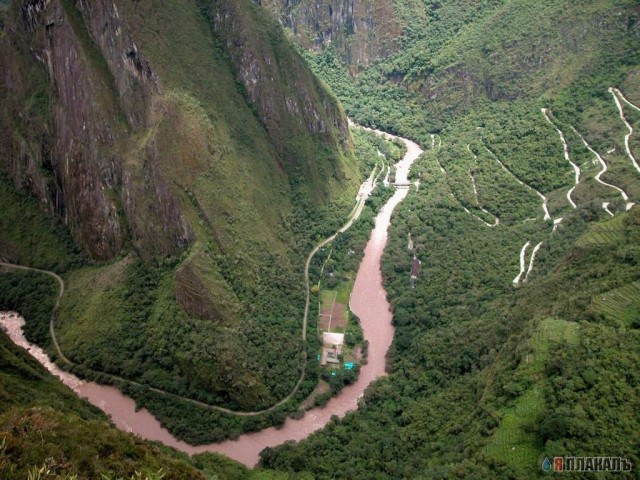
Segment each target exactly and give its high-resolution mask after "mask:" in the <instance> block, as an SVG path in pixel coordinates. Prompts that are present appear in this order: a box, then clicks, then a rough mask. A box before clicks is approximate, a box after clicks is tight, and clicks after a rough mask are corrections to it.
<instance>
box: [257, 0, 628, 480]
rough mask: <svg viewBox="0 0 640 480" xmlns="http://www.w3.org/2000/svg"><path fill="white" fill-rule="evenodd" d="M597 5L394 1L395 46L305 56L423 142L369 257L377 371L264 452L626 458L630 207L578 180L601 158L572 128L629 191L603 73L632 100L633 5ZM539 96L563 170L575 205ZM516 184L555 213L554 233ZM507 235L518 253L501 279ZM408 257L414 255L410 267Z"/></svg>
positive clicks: (381, 464) (287, 460) (517, 472)
mask: <svg viewBox="0 0 640 480" xmlns="http://www.w3.org/2000/svg"><path fill="white" fill-rule="evenodd" d="M612 3H613V2H608V1H601V2H578V3H575V2H574V3H571V4H568V3H567V2H542V3H540V2H530V1H526V0H517V1H512V2H466V1H451V2H425V3H424V5H423V4H422V3H420V2H404V1H402V2H401V1H396V2H394V5H395V7H396V14H397V15H398V17H399V18H401V19H402V21H403V22H404V23H403V26H404V37H403V41H404V43H403V46H402V48H401V49H400V50H399V51H398V52H396V53H391V54H389V55H388V56H387V58H385V59H382V60H380V61H378V62H374V63H373V64H372V65H370V66H365V67H362V66H360V67H359V70H358V71H357V75H356V76H355V77H354V78H351V77H349V75H348V72H349V71H350V68H349V67H353V66H349V65H345V64H343V63H342V62H341V60H340V55H338V53H337V52H336V51H335V50H333V48H332V47H328V48H324V49H322V50H321V51H320V52H318V53H316V52H310V53H307V54H306V55H307V57H308V59H309V61H310V62H311V64H312V66H313V67H314V69H315V70H316V72H317V73H318V74H319V75H321V76H322V77H323V78H325V79H326V81H327V82H328V83H329V84H330V85H331V87H332V88H333V89H334V90H335V91H336V93H337V94H338V96H339V97H340V98H341V100H342V101H343V103H344V105H345V108H346V110H347V111H348V112H349V114H350V115H351V116H352V117H353V118H354V119H355V120H356V121H358V122H360V123H363V124H368V125H375V126H377V127H378V128H383V129H385V130H388V131H392V132H397V133H399V134H401V135H405V136H407V137H409V138H412V139H415V140H417V141H419V142H420V143H421V144H422V145H423V147H424V149H425V154H424V155H423V156H422V158H421V159H420V160H419V161H418V162H417V164H416V165H415V167H414V168H413V169H412V176H413V178H414V179H419V180H420V181H421V183H420V188H419V190H418V191H417V192H416V191H414V190H412V191H411V193H410V194H409V196H408V197H407V199H406V200H405V201H404V202H403V203H402V204H401V205H400V207H399V209H398V210H397V212H396V214H395V217H394V221H393V224H392V227H391V229H390V235H389V243H388V246H387V249H386V252H385V259H384V263H383V275H384V278H385V284H386V288H387V292H388V296H389V299H390V302H391V304H392V308H393V312H394V324H395V326H396V334H395V340H394V344H393V346H392V348H391V352H390V355H389V357H390V364H391V374H390V376H389V377H388V378H386V379H382V380H379V381H378V382H376V383H374V384H373V385H372V386H371V387H370V388H369V389H368V391H367V392H366V393H365V396H364V399H363V406H362V407H361V408H360V409H359V410H358V412H355V413H353V414H349V415H347V416H346V417H345V418H344V419H343V420H336V421H334V422H331V423H330V424H329V425H328V426H327V427H326V428H325V429H324V430H323V431H322V432H319V433H316V434H313V435H311V436H310V437H309V438H308V439H306V440H304V441H302V442H300V443H299V444H287V445H283V446H280V447H278V448H275V449H267V450H265V451H264V452H263V453H262V458H263V462H264V465H265V466H267V467H270V468H276V469H279V470H286V471H290V472H303V471H310V472H314V474H316V476H317V478H332V477H333V476H339V477H341V478H342V477H344V478H367V479H371V478H379V479H383V478H478V479H479V478H537V477H539V476H542V475H543V474H544V473H543V472H542V470H541V468H540V466H541V463H542V459H543V458H544V457H545V456H549V457H553V456H554V455H602V454H603V452H609V451H610V452H616V453H612V455H619V453H617V452H623V453H620V455H622V456H626V457H627V458H630V459H632V460H631V461H632V462H634V464H637V462H638V456H637V451H638V446H640V443H639V442H640V438H639V437H638V434H637V431H638V422H639V419H638V415H637V407H638V404H637V401H636V400H635V399H636V398H638V392H639V390H638V388H639V387H638V386H639V385H640V384H639V383H638V380H637V368H636V365H637V362H638V353H637V352H638V348H637V347H638V341H639V340H640V337H638V330H637V320H636V317H637V308H638V307H637V302H636V300H635V299H636V297H637V282H638V279H639V277H638V268H637V265H638V255H637V250H638V245H639V244H640V237H638V223H637V222H638V218H639V213H638V212H639V210H638V208H637V207H634V208H633V209H632V210H631V211H629V212H627V213H624V211H625V205H624V204H623V202H622V198H621V196H620V194H619V193H618V192H616V191H615V190H613V189H611V188H609V187H606V186H603V185H601V184H599V183H597V182H596V181H595V180H594V176H595V175H596V174H597V173H598V172H599V171H600V170H601V166H600V165H599V164H597V163H595V162H594V160H595V156H594V155H593V153H592V152H590V151H589V150H588V149H587V148H586V147H585V146H584V144H583V142H582V140H581V139H580V137H579V136H578V134H577V133H575V132H574V130H573V129H572V127H574V128H575V129H576V131H577V132H579V133H580V134H582V135H583V136H584V138H585V140H586V141H587V142H588V143H589V144H590V145H591V146H592V147H593V148H594V149H595V150H596V151H598V152H599V153H600V154H601V155H603V156H605V158H606V163H607V164H608V168H609V170H608V172H607V173H606V174H604V175H603V176H602V179H603V180H604V181H606V182H609V183H612V184H614V185H616V186H619V187H621V188H623V189H625V191H626V192H627V193H628V194H629V196H630V198H631V201H634V202H636V203H637V201H638V199H640V196H639V195H640V191H639V190H638V188H640V181H639V180H640V179H639V178H638V176H637V172H635V171H634V170H633V168H632V167H631V165H630V160H629V159H628V157H626V156H625V153H624V144H623V141H624V134H625V133H626V129H625V127H624V124H623V123H622V122H621V120H620V118H619V117H618V114H617V109H616V107H615V103H614V101H613V98H612V97H611V95H610V94H609V93H608V91H607V89H608V87H609V86H611V85H613V86H618V88H620V89H621V90H622V91H624V92H628V96H630V97H631V98H633V99H637V98H639V95H638V94H639V93H640V83H638V79H639V77H638V67H637V65H638V63H639V62H638V56H637V54H638V51H639V50H638V48H637V38H636V37H635V36H634V35H635V34H634V33H633V32H634V28H635V27H634V25H636V24H637V23H638V12H637V10H636V9H634V8H633V5H632V2H618V3H616V4H615V5H613V4H612ZM543 107H545V108H548V109H549V112H551V113H550V114H551V118H552V120H553V122H554V124H555V125H556V126H557V127H558V128H560V129H561V130H562V131H563V133H564V136H565V138H566V141H567V144H568V150H569V154H570V158H571V160H572V161H573V162H575V163H576V164H577V165H578V166H580V168H581V170H582V172H581V178H580V184H579V185H578V187H577V188H576V189H575V191H574V195H573V199H574V201H576V203H577V205H578V208H577V209H573V208H572V207H571V205H570V204H569V202H568V200H567V198H566V194H567V191H568V190H569V189H570V188H571V187H572V186H573V183H574V176H573V171H572V168H571V166H570V165H569V163H568V162H567V161H566V159H565V158H564V155H563V151H562V144H561V142H560V138H559V135H558V134H557V132H556V131H555V129H554V128H553V127H552V126H551V125H549V123H548V122H547V121H546V120H545V118H544V117H543V116H542V114H541V108H543ZM630 118H632V119H634V118H635V117H631V115H630ZM633 121H635V120H633ZM432 135H435V137H433V138H434V142H433V146H434V148H431V145H432ZM614 147H615V151H612V149H613V148H614ZM498 160H499V161H500V162H502V164H503V165H504V168H503V167H502V166H501V165H500V164H499V163H498ZM441 167H442V169H444V172H442V171H441ZM518 180H519V181H520V182H523V183H524V184H525V185H522V184H521V183H519V182H518ZM474 184H475V187H476V191H475V192H474ZM533 189H537V190H538V191H539V192H541V194H543V195H545V196H546V198H547V199H548V208H549V211H550V215H551V217H552V219H554V220H556V219H559V218H560V217H562V221H561V223H560V224H558V225H557V228H556V229H555V230H554V231H552V227H553V225H552V222H551V221H544V220H543V214H544V212H543V208H542V199H541V198H540V197H539V196H538V195H537V194H536V193H535V191H533ZM603 202H609V203H610V206H609V208H610V209H612V211H613V212H615V217H614V218H613V219H609V218H610V217H609V216H608V214H607V213H605V211H604V210H603V208H602V203H603ZM495 217H497V218H499V220H500V223H499V224H498V225H497V226H495V227H490V226H488V225H486V224H493V223H494V220H495ZM483 222H485V223H486V224H485V223H483ZM409 234H410V236H411V239H412V241H413V249H412V250H409V249H408V248H407V238H408V236H409ZM526 242H530V245H531V246H530V247H529V249H528V251H527V254H526V255H525V274H526V270H527V269H528V266H529V264H530V262H531V266H532V270H531V272H530V273H529V275H528V276H526V277H525V275H523V276H522V277H521V279H520V283H519V284H518V286H517V288H514V285H513V283H512V281H513V280H514V278H516V275H517V274H518V272H519V253H520V251H521V249H522V247H523V245H524V244H525V243H526ZM539 242H542V245H541V247H540V249H539V251H538V252H537V255H536V257H535V260H534V261H532V260H531V252H532V249H533V246H534V245H537V244H538V243H539ZM413 255H416V256H417V257H418V258H419V259H420V260H421V261H422V269H421V273H420V275H419V277H418V279H417V280H416V281H415V282H413V283H412V282H411V281H410V278H409V277H410V271H411V263H412V258H413ZM524 278H526V280H524ZM412 285H413V286H414V287H415V288H412ZM605 392H607V393H605ZM634 412H635V413H634ZM625 426H626V428H625ZM629 478H632V476H629Z"/></svg>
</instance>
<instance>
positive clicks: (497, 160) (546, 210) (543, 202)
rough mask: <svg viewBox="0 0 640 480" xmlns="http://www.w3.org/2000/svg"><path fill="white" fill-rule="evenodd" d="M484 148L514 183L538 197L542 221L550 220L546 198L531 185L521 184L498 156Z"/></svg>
mask: <svg viewBox="0 0 640 480" xmlns="http://www.w3.org/2000/svg"><path fill="white" fill-rule="evenodd" d="M484 148H485V150H487V152H489V154H490V155H491V156H492V157H493V158H494V159H495V160H496V162H498V164H499V165H500V166H501V167H502V169H503V170H504V171H505V172H507V173H508V174H509V175H511V176H512V177H513V178H514V179H515V181H516V182H518V183H519V184H520V185H522V186H523V187H525V188H527V189H529V190H531V191H532V192H535V193H536V195H538V196H539V197H540V199H541V200H542V210H543V211H544V219H545V220H551V214H550V213H549V208H548V207H547V201H548V200H547V197H545V196H544V195H543V194H542V193H540V192H539V191H538V190H536V189H535V188H533V187H532V186H531V185H528V184H526V183H525V182H523V181H522V180H520V179H519V178H518V177H517V175H516V174H515V173H513V172H512V171H511V170H509V169H508V168H507V167H506V165H505V164H504V163H502V162H501V161H500V159H499V158H498V156H497V155H496V154H495V153H493V152H492V151H491V150H490V149H489V148H488V147H486V146H485V147H484Z"/></svg>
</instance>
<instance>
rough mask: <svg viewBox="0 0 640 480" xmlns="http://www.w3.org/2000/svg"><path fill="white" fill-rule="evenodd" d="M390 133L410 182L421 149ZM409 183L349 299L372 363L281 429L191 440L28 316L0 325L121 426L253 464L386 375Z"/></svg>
mask: <svg viewBox="0 0 640 480" xmlns="http://www.w3.org/2000/svg"><path fill="white" fill-rule="evenodd" d="M376 133H378V134H379V135H382V136H385V137H386V138H394V139H395V138H398V139H399V140H400V141H402V142H404V143H405V145H406V146H407V153H406V155H405V156H404V158H403V159H402V160H401V161H400V162H398V164H397V165H396V182H398V183H406V182H407V181H408V178H407V176H408V173H409V168H410V167H411V164H412V163H413V162H414V161H415V160H416V159H417V158H418V157H419V156H420V154H421V153H422V149H421V148H420V147H419V146H418V145H417V144H415V143H414V142H412V141H410V140H406V139H403V138H400V137H395V136H392V135H388V134H385V133H383V132H378V131H377V132H376ZM407 193H408V189H404V188H399V189H397V190H396V192H395V194H394V195H393V196H392V197H391V199H389V201H388V202H387V203H386V204H385V205H384V206H383V207H382V209H381V210H380V213H379V214H378V216H377V217H376V221H375V228H374V229H373V231H372V232H371V237H370V239H369V242H368V243H367V246H366V249H365V253H364V258H363V260H362V262H361V263H360V267H359V268H358V273H357V276H356V280H355V284H354V287H353V292H352V294H351V299H350V304H349V305H350V308H351V310H352V311H353V312H354V313H355V314H356V315H357V316H358V317H359V318H360V323H361V325H362V329H363V331H364V336H365V338H366V339H367V340H368V341H369V353H368V363H367V365H364V366H363V367H362V369H361V370H360V375H359V377H358V380H357V381H356V382H355V383H354V384H352V385H349V386H347V387H345V388H344V390H342V391H341V392H340V394H339V395H338V396H336V397H334V398H332V399H331V400H329V402H328V403H327V405H326V406H325V407H324V408H313V409H311V410H309V411H308V412H307V413H306V414H305V416H304V417H303V418H301V419H298V420H294V419H291V418H288V419H287V420H286V422H285V424H284V426H282V427H281V428H279V429H276V428H273V427H272V428H267V429H264V430H261V431H259V432H255V433H247V434H244V435H241V436H240V437H239V438H238V439H236V440H227V441H224V442H221V443H215V444H210V445H200V446H192V445H189V444H187V443H185V442H182V441H180V440H177V439H176V438H175V437H173V435H171V434H170V433H169V432H168V431H167V430H166V429H165V428H163V427H162V426H161V425H160V423H159V422H158V420H157V419H156V418H155V417H154V416H153V415H151V413H149V412H148V411H147V410H146V409H141V410H138V411H136V408H135V402H134V401H133V400H132V399H131V398H129V397H127V396H125V395H124V394H122V392H120V390H118V389H117V388H114V387H109V386H105V385H99V384H97V383H94V382H86V381H83V380H80V379H78V378H77V377H75V376H74V375H72V374H69V373H67V372H63V371H60V370H59V369H58V368H57V367H56V366H55V364H53V363H52V362H51V361H50V360H49V358H48V357H47V355H46V354H45V353H44V352H43V351H42V349H40V348H39V347H37V346H35V345H32V344H29V343H28V342H27V341H26V340H25V339H24V336H23V333H22V325H24V320H23V319H22V318H20V317H19V316H17V315H14V314H7V313H0V325H2V326H3V327H4V329H5V330H6V331H7V333H8V334H9V336H10V337H11V339H12V340H13V342H14V343H16V344H18V345H20V346H22V347H24V348H25V349H27V350H28V351H29V353H30V354H31V355H33V356H34V357H35V358H36V359H37V360H38V361H39V362H40V363H41V364H42V365H44V366H45V368H47V369H48V370H49V371H50V372H51V373H52V374H54V375H56V376H57V377H58V378H60V379H61V380H62V381H63V382H64V383H65V384H66V385H67V386H69V387H70V388H72V389H73V390H74V391H75V392H76V393H77V394H78V395H79V396H81V397H84V398H86V399H87V400H88V401H89V402H90V403H92V404H93V405H95V406H97V407H98V408H100V409H101V410H103V411H104V412H105V413H107V414H108V415H110V417H111V420H112V421H113V423H114V424H115V425H116V426H117V427H118V428H119V429H121V430H123V431H126V432H130V433H134V434H137V435H139V436H140V437H142V438H146V439H149V440H156V441H160V442H162V443H164V444H165V445H168V446H171V447H174V448H176V449H178V450H181V451H183V452H186V453H189V454H195V453H203V452H218V453H222V454H224V455H227V456H228V457H231V458H233V459H235V460H237V461H239V462H241V463H243V464H245V465H247V466H249V467H253V466H254V465H256V463H257V462H258V460H259V454H260V452H261V451H262V450H263V449H264V448H267V447H274V446H276V445H280V444H282V443H284V442H287V441H289V440H302V439H304V438H306V437H307V436H308V435H310V434H311V433H312V432H314V431H316V430H319V429H321V428H322V427H324V426H325V425H326V424H327V423H328V422H329V421H330V420H331V417H332V416H333V415H337V416H339V417H343V416H344V415H345V414H346V413H347V412H348V411H350V410H355V409H356V408H357V407H358V399H359V398H360V397H362V395H363V394H364V391H365V389H366V388H367V386H368V385H369V384H370V383H371V382H373V381H374V380H375V379H376V378H378V377H381V376H384V375H385V374H386V373H385V364H386V360H385V357H386V353H387V350H388V349H389V346H390V345H391V342H392V340H393V327H392V325H391V317H392V315H391V311H390V306H389V303H388V302H387V299H386V292H385V290H384V287H383V285H382V274H381V272H380V264H381V259H382V253H383V251H384V247H385V245H386V243H387V230H388V228H389V225H390V223H391V214H392V212H393V210H394V208H395V207H396V206H397V205H398V204H399V203H400V202H401V201H402V200H403V199H404V198H405V197H406V196H407Z"/></svg>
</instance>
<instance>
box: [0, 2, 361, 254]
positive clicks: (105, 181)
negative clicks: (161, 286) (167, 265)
mask: <svg viewBox="0 0 640 480" xmlns="http://www.w3.org/2000/svg"><path fill="white" fill-rule="evenodd" d="M205 3H206V2H205ZM119 6H120V10H123V11H129V10H131V8H129V7H131V6H130V5H129V2H125V1H123V2H112V1H107V0H98V1H90V0H25V1H16V2H14V3H13V5H12V7H11V8H10V9H9V11H8V12H7V15H6V17H7V18H6V20H5V23H6V28H5V29H4V34H3V36H2V39H1V42H2V44H1V46H0V64H2V65H3V66H6V68H2V72H1V73H0V98H1V99H2V107H0V110H1V112H0V114H1V115H0V126H1V127H2V128H1V130H2V133H1V134H0V149H1V150H2V151H3V152H5V154H4V155H3V156H2V158H0V162H1V164H2V166H3V168H4V169H5V170H6V171H7V172H9V174H10V176H11V178H12V179H13V180H14V181H15V183H16V184H17V185H19V186H20V187H21V188H23V189H27V190H30V191H31V192H33V193H34V194H35V195H36V196H37V197H38V198H39V199H40V200H41V201H42V202H43V203H45V204H46V205H48V208H49V209H50V211H51V212H53V213H56V214H57V215H59V216H60V217H61V218H63V219H64V221H65V223H66V224H67V225H69V227H70V228H71V231H72V232H73V235H74V238H75V239H76V240H77V241H78V242H79V243H80V244H82V245H83V246H85V248H86V249H87V250H88V251H89V253H90V254H91V256H92V257H93V258H96V259H99V260H105V259H109V258H113V257H114V256H116V255H118V254H119V253H120V252H121V251H122V249H123V248H124V246H125V244H127V242H132V243H133V245H134V246H135V247H136V248H137V250H138V251H139V253H141V254H142V255H143V256H147V257H149V256H154V255H171V254H174V253H176V252H177V251H178V250H180V249H181V248H184V247H185V246H187V245H189V244H190V243H191V242H192V241H193V240H194V238H195V237H194V230H193V228H192V227H191V226H190V224H189V222H188V221H187V218H186V216H185V211H184V208H183V207H182V206H181V200H180V197H181V196H182V195H183V190H184V185H180V187H182V189H181V188H178V186H177V185H176V182H175V180H172V179H171V177H170V176H169V177H167V172H166V171H161V170H162V168H161V165H162V164H163V163H166V162H164V160H162V159H161V158H160V157H162V156H166V152H164V151H162V149H159V147H158V138H157V135H158V132H159V129H158V126H159V125H161V124H162V123H163V121H164V119H165V114H166V113H167V107H166V101H164V92H163V91H162V79H161V78H159V76H158V75H157V74H156V73H155V72H154V68H153V66H152V65H151V64H150V63H149V62H148V61H147V60H146V58H145V55H144V54H143V52H141V51H140V50H139V48H138V45H137V44H136V42H135V41H134V38H133V35H132V32H131V30H130V28H129V27H128V25H127V21H126V19H125V17H124V16H123V12H122V11H119V8H118V7H119ZM132 8H137V7H132ZM203 8H204V7H203ZM208 8H209V11H210V14H211V15H212V16H213V17H214V18H213V19H212V22H214V23H215V28H216V30H217V34H218V35H220V37H221V39H222V40H223V41H224V42H225V43H226V45H227V47H228V50H229V53H230V55H231V57H232V60H233V66H234V68H235V73H236V75H237V78H238V80H239V81H240V82H241V83H242V84H243V85H244V88H245V89H246V95H247V97H248V101H249V102H251V103H252V104H253V106H254V108H255V109H256V111H257V112H258V115H259V116H260V119H261V121H262V123H263V124H264V126H265V128H266V129H267V131H268V133H269V135H270V136H271V139H272V141H273V145H274V146H275V148H276V151H277V152H279V154H280V156H281V157H282V158H281V161H282V162H284V163H287V162H289V163H290V164H291V165H289V167H290V168H289V171H291V172H297V174H298V175H300V176H302V177H303V179H302V181H303V182H304V176H305V175H308V174H309V172H305V169H304V168H303V169H301V168H300V165H299V163H300V162H304V161H305V160H304V157H308V156H309V155H310V154H311V151H312V150H313V149H308V148H307V149H306V151H305V149H304V148H299V147H296V146H292V145H293V143H295V142H289V140H290V139H292V138H293V139H295V138H298V139H299V138H303V137H308V136H309V132H312V133H313V134H315V135H317V136H319V137H320V138H321V139H322V141H323V142H326V143H327V144H328V145H330V147H329V148H330V149H333V150H334V152H335V153H336V155H337V156H336V158H338V157H340V155H342V153H341V152H342V151H343V149H344V148H348V144H349V135H348V129H347V125H346V120H345V117H344V115H343V114H342V113H341V111H340V109H339V107H338V104H337V102H336V101H335V100H334V99H333V98H331V97H330V96H328V95H327V94H326V93H325V92H324V91H323V89H321V88H320V87H319V85H318V84H317V82H316V80H315V79H314V78H313V77H312V76H311V75H310V73H309V72H308V70H307V69H306V67H305V66H304V65H303V63H302V61H301V59H300V58H299V57H298V56H297V55H295V54H293V53H292V50H291V49H290V47H289V46H288V45H287V46H284V47H279V46H278V45H276V46H273V45H272V42H270V41H266V42H265V41H264V38H262V37H261V36H260V32H256V31H255V30H254V27H255V26H256V22H259V21H263V20H264V19H263V20H260V18H259V15H258V18H256V12H255V11H254V10H259V9H258V8H256V7H254V6H253V5H252V4H250V2H240V3H238V2H211V4H210V6H209V7H208ZM258 13H262V12H258ZM280 35H281V33H280ZM275 40H276V42H285V39H284V38H279V39H275ZM163 141H164V140H163ZM187 141H188V140H187ZM301 143H302V144H304V142H297V143H296V144H297V145H299V144H301ZM301 157H302V158H301ZM173 163H174V166H176V167H178V168H179V164H178V165H175V162H173ZM285 167H286V165H285ZM311 170H313V168H311ZM334 173H335V176H336V177H341V176H342V177H344V172H342V166H341V164H340V162H338V163H336V164H335V172H334ZM314 178H315V179H316V180H318V179H319V178H320V175H315V176H314ZM324 193H326V192H324ZM320 196H322V194H320Z"/></svg>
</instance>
